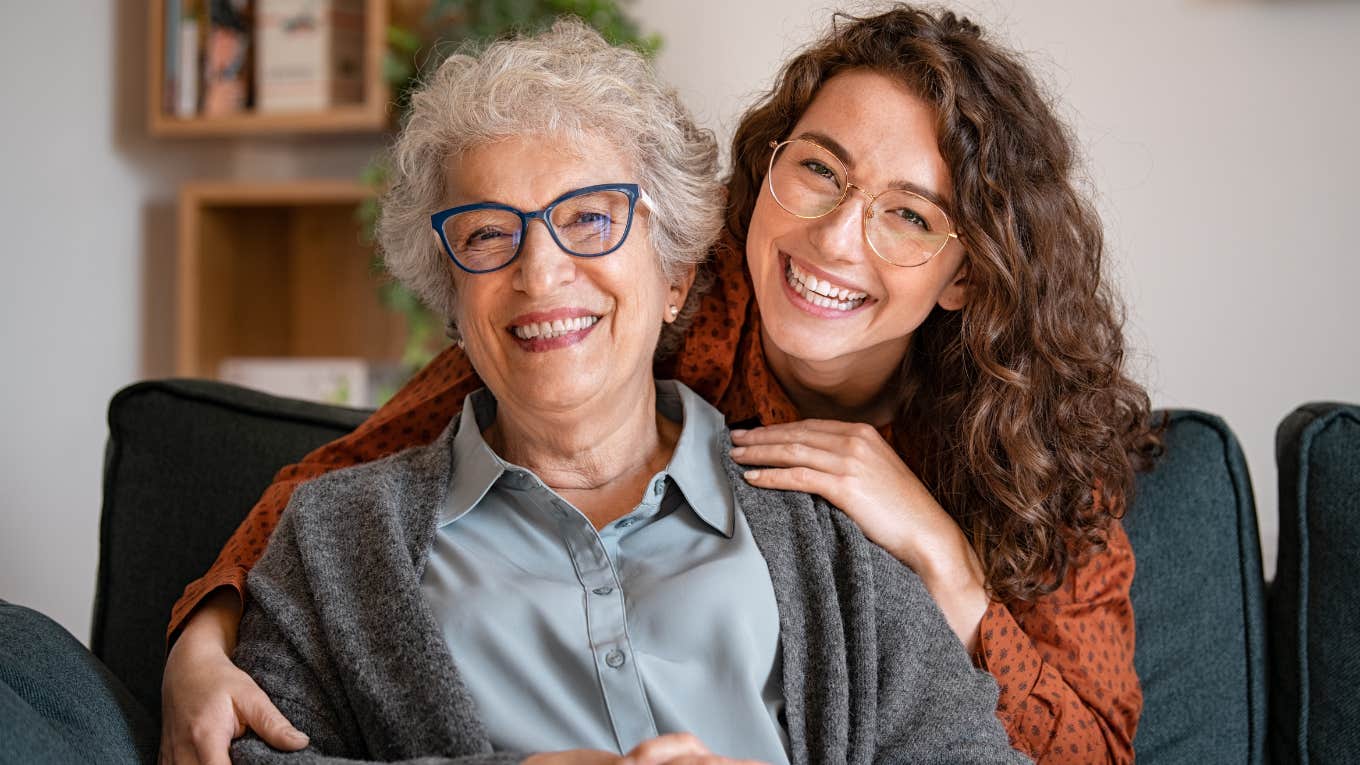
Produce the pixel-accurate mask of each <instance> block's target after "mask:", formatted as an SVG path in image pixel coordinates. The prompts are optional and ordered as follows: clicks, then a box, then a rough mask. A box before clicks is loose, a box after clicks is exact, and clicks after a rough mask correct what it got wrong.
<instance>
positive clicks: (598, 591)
mask: <svg viewBox="0 0 1360 765" xmlns="http://www.w3.org/2000/svg"><path fill="white" fill-rule="evenodd" d="M613 591H614V588H613V587H596V588H595V589H593V590H591V592H593V593H595V594H596V595H608V594H609V593H611V592H613Z"/></svg>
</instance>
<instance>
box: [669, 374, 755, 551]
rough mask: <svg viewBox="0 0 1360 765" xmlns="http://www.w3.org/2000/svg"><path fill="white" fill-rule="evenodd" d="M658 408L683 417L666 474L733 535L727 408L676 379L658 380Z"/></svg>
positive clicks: (707, 519) (705, 516)
mask: <svg viewBox="0 0 1360 765" xmlns="http://www.w3.org/2000/svg"><path fill="white" fill-rule="evenodd" d="M656 408H657V410H658V411H660V412H661V414H662V415H663V416H666V417H670V418H672V419H676V417H675V415H679V417H680V419H681V428H680V438H679V440H678V441H676V442H675V452H674V453H672V454H671V461H670V464H668V465H666V475H667V476H669V477H670V479H671V480H672V481H674V482H675V485H676V486H677V487H678V488H679V489H680V493H682V494H684V495H685V501H686V502H687V503H688V504H689V506H690V507H691V508H693V509H694V514H695V515H697V516H699V518H701V519H702V520H703V521H704V523H707V524H708V525H709V526H711V527H712V528H713V530H714V531H717V532H718V533H719V534H722V535H723V536H725V537H729V538H730V537H731V536H732V533H733V532H734V531H735V529H736V515H737V502H736V498H735V497H734V496H733V494H732V484H731V482H730V481H729V480H728V477H727V471H726V470H725V469H724V468H723V463H722V444H723V442H724V441H725V440H726V434H727V425H726V423H725V422H724V421H723V416H722V413H721V412H719V411H718V410H717V409H714V408H713V406H712V405H710V404H709V403H708V402H707V401H704V400H703V399H702V398H700V397H699V395H698V394H697V393H695V392H694V391H692V390H690V389H689V388H688V387H686V386H685V385H684V384H683V383H680V382H677V381H675V380H658V381H657V383H656Z"/></svg>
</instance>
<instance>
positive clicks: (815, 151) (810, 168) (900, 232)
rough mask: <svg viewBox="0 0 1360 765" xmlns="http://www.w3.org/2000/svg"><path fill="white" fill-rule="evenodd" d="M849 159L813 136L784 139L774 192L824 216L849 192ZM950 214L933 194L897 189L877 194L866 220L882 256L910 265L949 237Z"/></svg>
mask: <svg viewBox="0 0 1360 765" xmlns="http://www.w3.org/2000/svg"><path fill="white" fill-rule="evenodd" d="M846 175H847V174H846V171H845V165H844V164H842V163H841V161H840V159H839V158H837V157H836V155H835V154H832V153H831V152H830V151H828V150H826V149H824V148H822V147H821V146H819V145H817V144H815V143H813V142H811V141H807V140H802V139H795V140H792V141H788V142H786V143H783V144H780V145H779V147H778V148H776V149H775V154H774V157H773V159H772V160H771V162H770V193H771V194H773V195H774V199H775V201H776V202H777V203H778V204H779V206H780V207H782V208H784V209H785V210H787V211H789V212H791V213H793V214H794V215H797V216H798V217H800V218H820V217H822V216H823V215H826V214H827V213H830V212H831V211H832V210H834V209H836V207H837V206H838V205H839V204H840V203H841V201H842V200H843V199H844V198H845V197H846V190H847V187H846V184H847V182H848V181H847V179H846ZM949 231H950V224H949V216H947V215H946V214H945V213H944V211H943V210H941V209H940V208H939V207H938V206H936V205H935V204H934V203H932V202H931V201H930V200H928V199H926V198H924V197H922V196H919V195H917V194H913V193H911V192H910V191H903V190H900V189H893V190H889V191H887V192H884V193H883V194H881V195H880V196H878V197H877V198H875V199H874V202H873V204H872V206H871V207H870V208H869V211H868V218H867V220H866V221H865V233H866V235H867V236H868V239H869V243H870V244H871V245H872V246H873V248H874V250H875V252H877V253H878V254H879V255H880V256H881V257H882V258H884V259H885V260H888V261H889V262H892V263H896V264H898V265H904V266H916V265H920V264H922V263H925V262H926V261H927V260H929V259H930V258H931V257H933V256H934V255H935V254H936V253H938V252H939V251H940V250H942V249H944V245H945V244H946V243H947V242H948V241H949Z"/></svg>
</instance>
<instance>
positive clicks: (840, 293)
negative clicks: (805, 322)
mask: <svg viewBox="0 0 1360 765" xmlns="http://www.w3.org/2000/svg"><path fill="white" fill-rule="evenodd" d="M784 279H785V280H786V281H787V282H788V283H789V287H790V288H791V289H792V290H793V291H794V292H796V293H798V296H799V297H801V298H802V299H804V300H806V301H808V302H809V303H811V304H813V305H815V306H818V307H820V308H827V309H830V310H832V311H853V310H855V309H856V308H859V307H860V306H862V305H864V301H865V300H867V299H868V297H869V293H867V292H856V291H855V290H852V289H850V288H848V287H842V286H839V285H836V284H833V283H832V282H829V281H827V280H825V279H818V278H817V277H815V276H813V275H812V274H809V273H807V272H806V271H804V270H803V269H801V268H799V267H798V265H797V264H796V263H794V262H793V258H787V257H786V264H785V266H784Z"/></svg>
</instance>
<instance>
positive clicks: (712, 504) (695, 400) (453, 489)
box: [438, 380, 737, 538]
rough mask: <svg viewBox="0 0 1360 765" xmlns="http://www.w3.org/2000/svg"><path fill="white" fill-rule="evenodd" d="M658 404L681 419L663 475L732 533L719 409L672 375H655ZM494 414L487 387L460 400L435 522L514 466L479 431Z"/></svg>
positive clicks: (474, 500)
mask: <svg viewBox="0 0 1360 765" xmlns="http://www.w3.org/2000/svg"><path fill="white" fill-rule="evenodd" d="M656 406H657V409H658V411H660V412H661V414H662V415H663V416H665V417H668V418H670V419H672V420H678V421H680V423H681V427H680V438H679V439H678V440H677V441H676V443H675V451H674V452H673V453H672V454H671V460H670V463H669V464H667V465H666V470H665V475H666V476H668V477H669V478H670V479H671V480H672V481H673V482H674V483H675V485H676V487H677V488H679V490H680V492H681V493H682V494H684V496H685V501H686V502H687V503H688V504H689V506H690V507H691V508H693V509H694V513H695V515H698V516H699V518H701V519H702V520H703V521H704V523H707V524H708V525H709V526H711V527H712V528H713V530H714V531H717V532H718V533H720V534H722V535H723V536H726V537H729V538H730V537H731V536H732V534H733V532H734V531H735V529H736V508H737V505H736V499H735V497H734V496H733V493H732V486H731V483H730V482H729V481H728V478H727V472H726V470H724V469H723V465H722V457H721V455H722V449H721V446H722V442H723V440H724V439H725V437H726V425H725V423H724V421H723V416H722V413H720V412H719V411H718V410H717V409H714V408H713V407H712V406H711V405H710V404H709V403H708V402H706V401H704V400H703V399H702V398H700V397H699V396H698V394H696V393H695V392H694V391H692V390H690V389H689V388H688V387H686V386H685V385H684V384H682V383H679V382H676V381H674V380H659V381H657V383H656ZM495 419H496V399H495V398H494V397H492V395H491V392H490V391H488V390H487V389H485V388H482V389H481V390H478V391H475V392H473V393H472V394H470V395H469V396H468V397H467V398H466V399H465V400H464V402H463V411H462V414H460V415H459V418H458V432H457V433H456V434H454V438H453V475H454V476H455V478H454V480H453V482H452V485H451V486H450V487H449V491H448V493H447V494H446V496H445V499H444V504H443V506H442V507H441V509H440V512H439V519H438V525H439V526H444V525H446V524H449V523H453V522H454V521H456V520H458V519H459V518H462V517H463V516H464V515H467V513H468V511H470V510H472V508H474V507H476V506H477V504H478V503H479V502H481V501H482V498H483V497H485V496H486V493H487V492H488V491H490V490H491V487H492V486H494V485H495V484H496V482H497V481H498V480H500V479H501V477H502V476H503V475H505V474H506V472H507V471H509V470H511V469H512V466H511V465H510V464H509V463H507V462H506V461H505V460H503V459H501V458H500V456H498V455H497V454H496V453H495V452H494V451H492V449H491V447H490V445H488V444H487V443H486V439H485V438H483V437H482V431H483V430H484V429H486V428H489V427H491V424H492V423H493V422H495Z"/></svg>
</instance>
